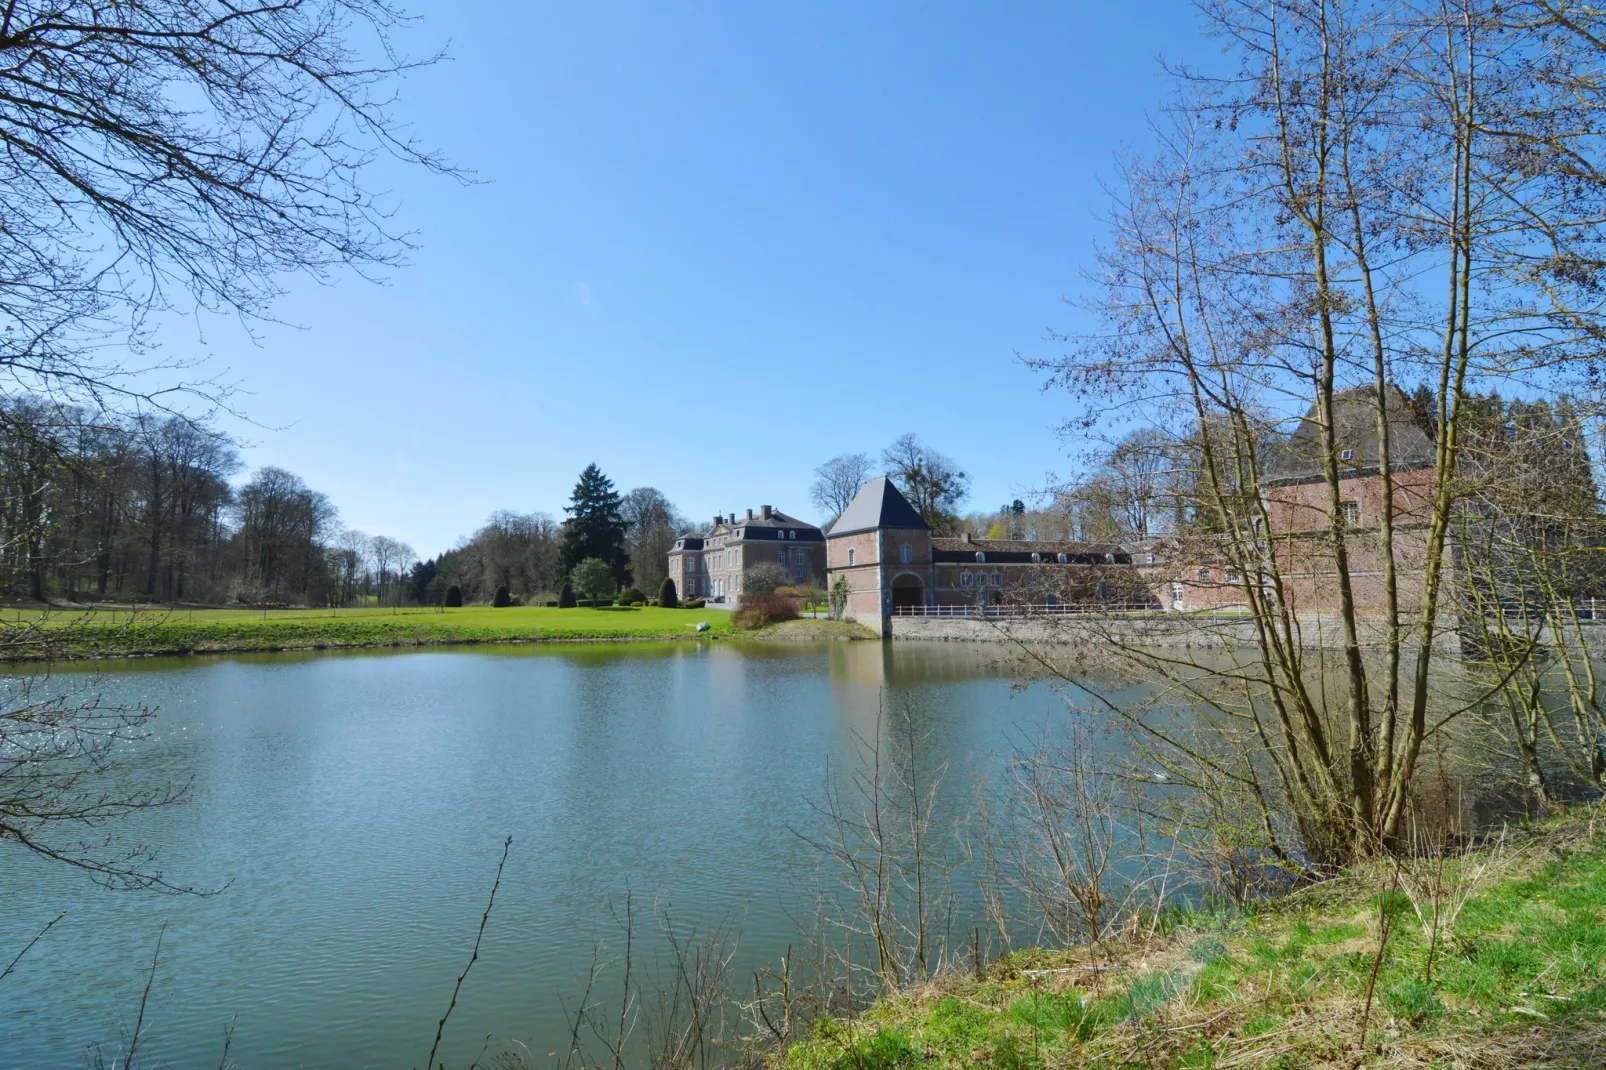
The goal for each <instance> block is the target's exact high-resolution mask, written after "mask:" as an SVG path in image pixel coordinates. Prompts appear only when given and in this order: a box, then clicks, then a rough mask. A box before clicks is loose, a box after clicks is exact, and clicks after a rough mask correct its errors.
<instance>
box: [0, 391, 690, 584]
mask: <svg viewBox="0 0 1606 1070" xmlns="http://www.w3.org/2000/svg"><path fill="white" fill-rule="evenodd" d="M243 470H244V466H243V465H242V463H241V461H240V456H239V451H238V449H237V447H236V445H235V443H234V442H232V441H231V440H230V439H229V438H228V437H227V436H226V435H223V434H221V433H219V432H218V431H217V430H216V429H214V428H212V427H210V426H209V425H208V424H206V423H205V422H204V421H199V420H192V419H187V418H185V417H182V416H175V415H171V414H146V415H140V416H131V417H124V416H114V415H111V414H108V413H104V412H100V413H92V412H90V411H89V410H87V409H83V408H78V407H74V406H67V405H57V404H51V403H49V402H45V401H40V400H37V399H22V400H15V399H14V400H9V401H6V402H4V403H0V584H3V591H4V597H7V598H11V599H25V600H32V601H41V602H44V601H65V602H93V601H151V602H196V603H210V604H221V603H240V604H250V605H268V604H281V605H329V606H353V605H401V604H407V603H418V604H425V605H439V604H440V602H441V600H442V597H443V595H444V592H445V591H446V589H447V588H448V587H451V586H454V585H455V586H457V587H458V588H459V589H460V590H461V591H462V593H463V597H464V599H465V600H466V601H469V602H481V601H483V602H489V601H491V599H492V597H493V595H494V592H495V591H496V589H497V588H498V587H506V588H507V589H508V591H509V592H510V593H511V595H512V596H513V597H514V598H515V599H518V600H521V601H526V602H528V601H538V600H550V599H552V598H556V597H557V592H558V591H559V590H560V589H561V588H562V586H563V584H564V582H565V580H566V579H567V578H568V576H569V574H570V572H571V571H572V570H573V568H574V567H575V565H576V564H578V563H579V561H580V560H582V559H583V558H585V557H590V556H600V557H603V558H604V559H606V560H607V561H608V563H609V565H610V567H611V568H612V569H613V571H614V574H615V578H616V580H617V582H618V584H619V585H620V586H624V585H626V584H629V583H632V582H634V583H635V584H637V585H639V586H642V587H646V588H649V589H651V590H657V588H658V585H659V584H660V583H661V582H662V581H663V579H664V575H665V570H666V568H667V557H668V553H669V548H670V546H671V544H672V543H673V542H674V540H675V537H676V536H677V535H678V534H680V533H682V532H684V531H687V530H689V529H690V527H691V524H690V522H689V521H687V520H686V519H685V518H683V517H682V516H681V515H680V514H679V512H678V511H677V510H676V509H675V507H674V505H673V504H672V503H671V502H670V501H669V499H668V498H667V497H665V496H664V494H663V493H662V492H661V491H658V490H657V489H655V488H653V487H638V488H636V489H634V490H631V491H629V492H627V493H625V494H623V495H620V494H616V493H615V492H614V490H613V484H612V483H611V482H610V481H608V479H607V478H606V477H605V476H604V475H603V474H602V473H601V472H600V471H598V470H597V469H596V468H595V466H592V467H590V468H588V469H587V470H586V473H584V474H583V475H582V477H581V483H580V485H579V486H577V488H576V497H575V499H574V501H572V502H571V503H570V505H569V507H568V509H566V512H567V513H568V514H569V517H568V519H567V520H566V521H564V522H561V523H560V522H559V521H557V520H554V519H553V518H552V517H551V516H549V515H548V514H546V513H540V512H535V513H517V512H511V511H507V510H502V511H498V512H496V513H493V514H491V516H490V518H489V519H488V520H487V521H486V522H485V524H484V526H482V527H481V528H480V529H479V530H478V531H476V532H475V533H474V535H473V536H472V537H471V538H469V539H466V540H464V541H463V542H462V543H460V544H459V545H458V546H456V547H454V548H452V549H451V550H448V551H446V552H445V553H443V554H441V555H439V556H438V557H436V558H433V559H430V560H427V561H420V560H419V559H418V555H417V554H416V553H415V552H414V551H413V548H412V547H411V546H408V545H407V544H406V543H404V542H401V541H399V540H397V539H393V538H389V537H387V536H384V535H377V536H369V535H367V534H365V533H363V532H361V531H356V530H353V529H351V528H348V527H346V526H344V525H343V524H341V522H340V511H339V509H338V508H336V506H335V504H334V503H333V502H332V501H330V500H329V498H328V496H327V495H325V494H322V493H320V492H319V491H316V490H313V489H312V488H310V487H308V486H307V484H306V483H305V481H303V480H302V479H301V477H299V476H297V475H295V474H294V473H293V472H288V471H285V470H284V469H282V468H274V467H265V468H261V469H258V470H257V471H255V472H254V473H251V474H250V477H249V478H248V479H246V480H245V482H243V483H240V482H237V477H238V476H239V475H240V474H241V473H242V471H243Z"/></svg>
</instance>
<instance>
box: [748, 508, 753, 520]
mask: <svg viewBox="0 0 1606 1070" xmlns="http://www.w3.org/2000/svg"><path fill="white" fill-rule="evenodd" d="M747 519H749V520H751V519H753V510H751V509H749V510H748V511H747Z"/></svg>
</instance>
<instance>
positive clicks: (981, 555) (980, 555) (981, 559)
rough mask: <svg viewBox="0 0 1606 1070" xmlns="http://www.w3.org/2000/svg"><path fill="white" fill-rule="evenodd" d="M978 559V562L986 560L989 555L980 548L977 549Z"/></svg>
mask: <svg viewBox="0 0 1606 1070" xmlns="http://www.w3.org/2000/svg"><path fill="white" fill-rule="evenodd" d="M976 560H977V561H978V562H983V561H986V560H987V555H986V554H984V553H982V552H981V551H980V550H977V551H976Z"/></svg>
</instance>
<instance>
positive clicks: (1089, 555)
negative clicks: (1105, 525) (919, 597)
mask: <svg viewBox="0 0 1606 1070" xmlns="http://www.w3.org/2000/svg"><path fill="white" fill-rule="evenodd" d="M977 554H983V555H985V563H986V564H989V565H1025V564H1044V565H1054V564H1058V563H1059V555H1060V554H1064V555H1065V556H1066V558H1067V561H1066V563H1067V564H1071V565H1105V564H1115V565H1130V564H1131V563H1132V554H1131V552H1130V551H1128V550H1127V549H1126V547H1124V546H1119V545H1117V544H1116V543H1113V542H1108V543H1106V542H1053V541H1048V540H1028V539H932V540H931V559H932V560H933V561H936V562H938V563H939V564H942V563H946V562H974V561H975V560H976V555H977ZM1033 554H1037V555H1038V557H1039V558H1040V560H1038V561H1033V560H1032V555H1033Z"/></svg>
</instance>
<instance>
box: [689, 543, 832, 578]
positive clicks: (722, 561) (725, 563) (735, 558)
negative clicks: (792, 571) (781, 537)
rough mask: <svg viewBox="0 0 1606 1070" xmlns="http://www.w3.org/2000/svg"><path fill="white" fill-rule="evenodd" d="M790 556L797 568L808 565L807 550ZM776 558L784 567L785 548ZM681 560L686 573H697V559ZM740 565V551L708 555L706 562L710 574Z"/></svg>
mask: <svg viewBox="0 0 1606 1070" xmlns="http://www.w3.org/2000/svg"><path fill="white" fill-rule="evenodd" d="M792 556H793V557H794V558H795V559H796V563H797V565H798V567H800V568H801V567H803V566H805V565H807V564H808V560H809V559H808V551H807V550H803V549H799V550H797V551H796V552H794V553H793V555H792ZM776 557H777V558H778V559H779V560H780V562H781V564H783V565H785V564H786V563H787V555H786V549H785V547H782V548H781V549H780V550H779V551H777V553H776ZM682 560H683V561H685V562H686V563H687V564H686V571H688V572H696V571H697V560H698V559H697V558H695V557H687V558H682ZM741 563H742V552H741V551H740V550H727V551H725V552H724V553H720V554H713V555H710V557H709V559H708V561H707V566H708V570H709V571H710V572H712V571H714V570H715V569H723V568H738V567H740V566H741Z"/></svg>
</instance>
